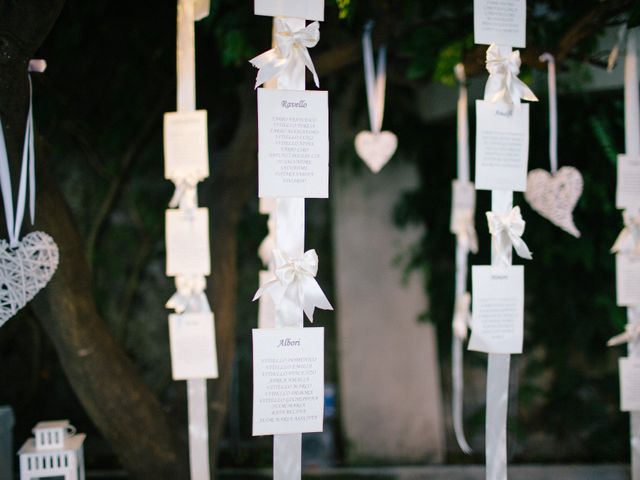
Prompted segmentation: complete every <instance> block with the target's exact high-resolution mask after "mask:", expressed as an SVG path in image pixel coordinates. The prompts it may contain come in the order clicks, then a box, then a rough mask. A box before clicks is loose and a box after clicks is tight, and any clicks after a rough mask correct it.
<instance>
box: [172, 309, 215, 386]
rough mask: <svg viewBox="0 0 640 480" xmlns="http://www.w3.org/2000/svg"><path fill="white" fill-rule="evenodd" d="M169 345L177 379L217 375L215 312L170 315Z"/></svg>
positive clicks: (173, 370)
mask: <svg viewBox="0 0 640 480" xmlns="http://www.w3.org/2000/svg"><path fill="white" fill-rule="evenodd" d="M169 347H170V349H171V371H172V375H173V379H174V380H189V379H192V378H218V359H217V355H216V336H215V330H214V328H213V314H212V313H183V314H180V315H179V314H172V315H169Z"/></svg>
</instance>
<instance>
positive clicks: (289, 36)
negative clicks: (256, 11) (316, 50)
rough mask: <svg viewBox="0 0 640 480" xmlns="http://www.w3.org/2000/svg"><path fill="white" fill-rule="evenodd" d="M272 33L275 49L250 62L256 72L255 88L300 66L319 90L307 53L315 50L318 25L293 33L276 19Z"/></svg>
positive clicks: (314, 70)
mask: <svg viewBox="0 0 640 480" xmlns="http://www.w3.org/2000/svg"><path fill="white" fill-rule="evenodd" d="M274 29H275V35H274V40H275V44H276V46H275V48H272V49H271V50H268V51H266V52H264V53H263V54H261V55H258V56H257V57H254V58H252V59H251V60H249V62H250V63H251V65H253V66H254V67H256V68H257V69H258V76H257V77H256V85H255V88H258V87H259V86H260V85H262V84H263V83H265V82H267V81H269V80H271V79H272V78H275V77H278V76H279V75H282V74H283V73H284V72H285V71H288V70H289V69H291V68H295V66H296V65H298V64H301V63H302V64H304V65H305V66H306V67H307V68H308V69H309V70H310V71H311V74H312V75H313V81H314V83H315V84H316V87H320V80H319V79H318V74H317V73H316V69H315V67H314V65H313V61H312V60H311V56H310V55H309V50H308V49H309V48H313V47H315V46H316V45H317V44H318V41H319V40H320V24H319V23H318V22H313V23H311V24H309V25H307V26H306V27H305V28H302V29H300V30H296V31H292V30H291V29H290V28H289V25H287V23H286V22H284V21H283V20H282V19H280V18H276V19H275V20H274Z"/></svg>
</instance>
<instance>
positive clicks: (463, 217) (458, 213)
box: [449, 180, 476, 233]
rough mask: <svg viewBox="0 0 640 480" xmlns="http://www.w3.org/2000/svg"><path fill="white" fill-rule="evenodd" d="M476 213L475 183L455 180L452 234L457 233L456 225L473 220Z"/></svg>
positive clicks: (453, 187)
mask: <svg viewBox="0 0 640 480" xmlns="http://www.w3.org/2000/svg"><path fill="white" fill-rule="evenodd" d="M475 211H476V188H475V186H474V185H473V182H463V181H460V180H454V181H453V182H452V197H451V222H450V226H449V228H450V230H451V233H456V232H455V228H456V225H457V224H459V222H461V221H467V220H468V219H469V218H473V216H474V214H475Z"/></svg>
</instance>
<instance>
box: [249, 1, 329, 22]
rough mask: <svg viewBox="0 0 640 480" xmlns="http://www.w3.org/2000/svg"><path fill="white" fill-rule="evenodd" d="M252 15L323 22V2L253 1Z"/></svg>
mask: <svg viewBox="0 0 640 480" xmlns="http://www.w3.org/2000/svg"><path fill="white" fill-rule="evenodd" d="M254 13H255V14H256V15H265V16H267V17H292V18H304V19H305V20H319V21H321V22H322V21H323V20H324V0H255V4H254Z"/></svg>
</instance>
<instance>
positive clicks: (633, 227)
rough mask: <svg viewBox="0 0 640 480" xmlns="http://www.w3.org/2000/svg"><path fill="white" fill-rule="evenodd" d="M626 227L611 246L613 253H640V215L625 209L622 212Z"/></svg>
mask: <svg viewBox="0 0 640 480" xmlns="http://www.w3.org/2000/svg"><path fill="white" fill-rule="evenodd" d="M622 218H623V220H624V228H623V229H622V231H621V232H620V235H618V238H616V241H615V243H614V244H613V246H612V247H611V253H626V254H634V255H640V215H639V212H634V213H631V212H629V210H625V211H624V212H623V214H622Z"/></svg>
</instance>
